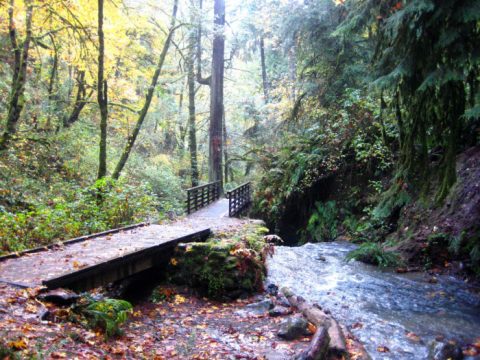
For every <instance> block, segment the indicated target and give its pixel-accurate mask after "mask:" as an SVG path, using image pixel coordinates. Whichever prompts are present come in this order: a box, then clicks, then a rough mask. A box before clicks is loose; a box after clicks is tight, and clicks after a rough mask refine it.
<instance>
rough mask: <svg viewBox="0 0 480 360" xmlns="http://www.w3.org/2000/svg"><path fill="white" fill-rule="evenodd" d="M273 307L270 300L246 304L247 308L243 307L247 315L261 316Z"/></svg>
mask: <svg viewBox="0 0 480 360" xmlns="http://www.w3.org/2000/svg"><path fill="white" fill-rule="evenodd" d="M273 307H274V305H273V301H272V300H270V299H265V300H262V301H259V302H256V303H253V304H248V305H247V306H245V309H246V310H247V311H248V312H249V313H252V314H255V315H263V314H265V313H266V312H267V311H269V310H270V309H273Z"/></svg>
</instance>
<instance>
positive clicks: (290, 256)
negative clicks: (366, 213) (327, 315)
mask: <svg viewBox="0 0 480 360" xmlns="http://www.w3.org/2000/svg"><path fill="white" fill-rule="evenodd" d="M355 248H356V246H355V245H354V244H351V243H340V242H331V243H317V244H306V245H303V246H299V247H285V246H277V247H276V248H275V254H274V255H273V257H272V258H270V259H269V260H268V264H267V266H268V282H271V283H275V284H277V285H278V286H279V287H282V286H287V287H289V288H290V289H291V290H292V291H293V292H294V293H295V294H297V295H300V296H302V297H304V298H305V299H306V300H308V301H310V302H312V303H317V304H319V305H320V306H322V308H323V309H324V310H330V311H331V313H332V315H333V316H334V317H335V318H336V319H337V320H338V321H339V322H340V323H343V324H344V325H346V326H347V327H348V328H349V329H350V330H351V332H352V333H353V334H354V335H355V336H356V337H357V338H358V339H359V340H360V341H361V342H362V343H363V344H364V345H365V348H366V350H367V351H368V353H369V354H370V355H371V356H372V358H373V359H395V360H397V359H409V360H411V359H428V353H429V348H430V345H431V343H432V342H433V341H434V340H435V338H437V337H443V338H445V339H446V340H450V339H455V340H457V341H459V342H462V343H465V342H466V343H468V342H470V343H471V342H472V341H473V340H474V339H476V338H478V337H480V295H479V293H478V291H477V292H476V293H474V292H472V291H470V290H471V289H469V285H468V284H466V283H464V282H462V281H459V280H456V279H454V278H452V277H449V276H438V277H437V278H438V282H437V283H436V284H431V283H429V282H428V279H429V277H428V276H426V275H425V274H423V273H407V274H397V273H394V272H391V271H387V270H382V269H379V268H377V267H374V266H370V265H366V264H363V263H360V262H357V261H350V262H346V261H345V256H346V254H347V253H348V252H349V251H351V250H353V249H355ZM385 346H386V347H387V348H388V349H389V352H379V351H378V350H377V348H378V347H385Z"/></svg>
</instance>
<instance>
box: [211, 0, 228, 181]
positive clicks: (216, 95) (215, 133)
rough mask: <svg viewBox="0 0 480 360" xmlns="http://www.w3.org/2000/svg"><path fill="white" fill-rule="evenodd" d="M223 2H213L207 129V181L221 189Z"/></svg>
mask: <svg viewBox="0 0 480 360" xmlns="http://www.w3.org/2000/svg"><path fill="white" fill-rule="evenodd" d="M224 28H225V1H224V0H215V2H214V32H215V33H214V38H213V52H212V78H211V86H210V128H209V137H210V141H209V166H208V175H209V176H208V177H209V181H210V182H213V181H220V184H221V186H220V189H223V171H222V155H223V138H222V122H223V121H222V120H223V80H224V68H225V59H224V55H225V35H224V30H225V29H224Z"/></svg>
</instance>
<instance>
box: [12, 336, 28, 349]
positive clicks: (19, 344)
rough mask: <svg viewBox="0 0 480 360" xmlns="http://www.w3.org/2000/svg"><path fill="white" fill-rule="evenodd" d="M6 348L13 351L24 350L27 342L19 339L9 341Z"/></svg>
mask: <svg viewBox="0 0 480 360" xmlns="http://www.w3.org/2000/svg"><path fill="white" fill-rule="evenodd" d="M8 347H10V348H12V349H15V350H24V349H26V348H27V342H26V341H25V339H19V340H15V341H10V342H9V343H8Z"/></svg>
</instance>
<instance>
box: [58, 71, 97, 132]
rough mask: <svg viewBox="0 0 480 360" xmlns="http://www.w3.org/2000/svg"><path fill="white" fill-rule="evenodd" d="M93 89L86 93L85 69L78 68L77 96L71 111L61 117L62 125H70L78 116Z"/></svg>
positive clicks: (66, 126)
mask: <svg viewBox="0 0 480 360" xmlns="http://www.w3.org/2000/svg"><path fill="white" fill-rule="evenodd" d="M92 93H93V90H92V91H91V92H90V94H88V95H87V90H86V82H85V70H79V71H78V75H77V96H76V97H75V102H74V104H73V108H72V112H71V113H70V115H69V116H65V117H64V118H63V127H65V128H68V127H70V126H72V125H73V124H74V123H75V122H76V121H77V120H78V118H79V116H80V113H81V112H82V110H83V108H84V107H85V105H86V104H87V101H88V99H89V98H90V97H91V96H92Z"/></svg>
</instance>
